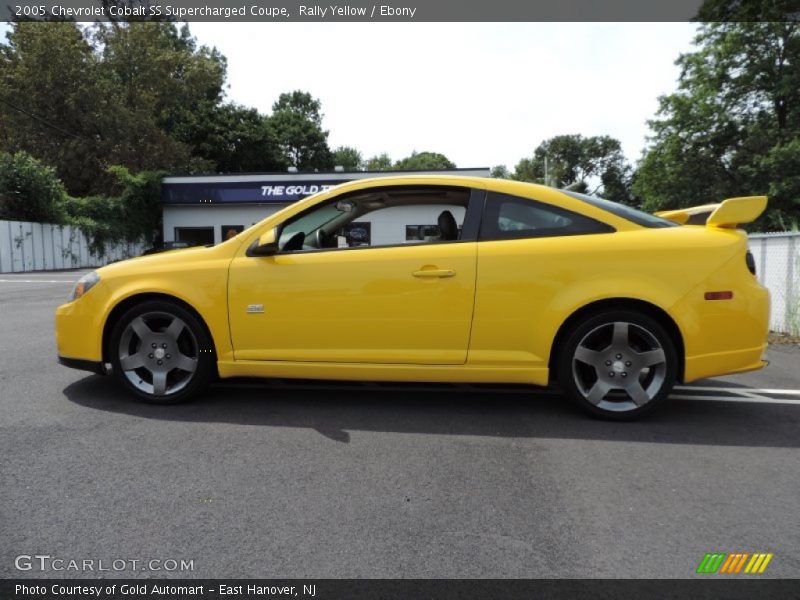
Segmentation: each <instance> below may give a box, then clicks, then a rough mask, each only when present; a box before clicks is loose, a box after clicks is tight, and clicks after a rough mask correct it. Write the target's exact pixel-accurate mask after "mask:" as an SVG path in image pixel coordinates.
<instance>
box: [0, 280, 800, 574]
mask: <svg viewBox="0 0 800 600" xmlns="http://www.w3.org/2000/svg"><path fill="white" fill-rule="evenodd" d="M79 275H80V273H78V272H69V273H65V272H59V273H29V274H17V275H7V274H5V275H0V456H2V461H1V462H0V482H2V485H0V577H41V576H47V577H86V576H92V575H91V573H86V572H81V571H76V570H66V569H65V570H62V571H55V570H53V569H52V568H51V569H46V570H45V571H44V572H42V571H41V570H39V569H38V568H35V567H36V565H35V564H34V568H31V570H26V571H20V570H18V568H17V566H19V565H17V566H15V562H17V563H18V562H19V560H18V559H17V557H19V556H27V555H31V556H32V555H46V556H50V557H51V559H48V560H52V559H63V560H65V561H69V560H76V561H83V560H87V559H88V560H95V561H100V560H103V561H105V563H104V564H105V565H106V566H108V565H109V564H111V561H114V560H128V561H130V560H137V561H138V560H141V561H149V560H150V559H156V560H160V561H165V560H167V559H173V560H176V561H180V560H186V561H193V562H192V570H191V571H180V570H176V571H164V570H161V571H158V572H153V571H152V570H150V571H148V570H145V571H142V570H141V567H140V566H138V564H137V567H136V568H135V569H134V568H129V567H127V566H126V568H125V569H124V570H122V571H119V572H116V571H113V570H112V571H110V572H105V573H99V574H103V575H105V576H121V577H154V576H157V577H164V576H173V577H199V578H209V577H264V578H272V577H319V578H322V577H365V578H394V577H407V578H410V577H414V578H418V577H419V578H430V577H452V578H461V577H466V578H473V577H499V578H528V577H609V578H611V577H613V578H629V577H630V578H650V577H654V578H660V577H670V578H672V577H678V578H684V577H693V576H695V569H696V568H697V566H698V564H699V563H700V561H701V560H702V558H703V557H704V555H705V553H707V552H751V553H752V552H769V553H773V554H774V556H773V558H772V560H771V562H770V564H769V566H768V568H767V570H766V571H765V573H764V574H763V575H761V576H760V577H800V518H798V513H799V512H800V510H798V509H800V460H798V458H800V452H799V451H798V446H800V349H798V348H797V347H791V346H778V347H772V348H770V350H769V352H768V359H769V360H770V361H771V363H772V364H771V365H770V366H769V367H768V368H767V369H764V370H762V371H760V372H757V373H751V374H744V375H738V376H735V377H727V378H721V379H716V380H707V381H704V382H700V384H698V385H693V386H687V387H681V388H678V389H676V391H675V392H674V394H673V397H674V399H673V400H671V401H670V402H669V404H668V405H667V406H665V407H664V408H663V409H662V410H660V411H659V412H657V413H656V414H655V415H653V416H652V417H650V418H648V419H647V420H644V421H640V422H635V423H606V422H600V421H595V420H592V419H589V418H587V417H585V416H584V415H583V413H581V412H579V411H578V410H576V409H575V408H573V407H572V406H571V405H570V404H569V403H567V402H566V401H565V400H564V399H563V398H561V397H560V396H559V395H558V394H556V393H553V392H549V391H543V392H539V393H535V392H533V391H531V390H528V389H525V390H520V389H518V388H515V389H507V390H486V389H480V388H478V389H474V388H469V387H455V388H451V387H438V386H405V387H403V386H363V385H360V384H349V385H348V384H341V385H337V386H330V385H327V384H326V385H310V386H307V387H301V388H293V387H290V386H284V385H281V384H279V383H278V384H276V383H272V384H265V385H262V384H257V383H253V382H244V383H242V382H234V383H232V384H231V383H221V384H218V385H216V386H214V387H213V388H212V389H211V390H210V391H209V393H208V394H207V395H205V396H204V397H203V398H202V399H200V400H199V401H196V402H193V403H190V404H185V405H178V406H168V407H158V406H149V405H142V404H138V403H136V402H135V401H133V400H132V399H131V398H129V397H128V396H127V395H126V394H125V393H124V392H122V391H121V390H119V389H118V388H117V387H116V386H115V385H114V383H113V381H111V380H110V378H106V377H101V376H97V375H91V374H88V373H83V372H80V371H74V370H70V369H67V368H64V367H61V366H59V365H58V364H56V360H55V354H56V353H55V344H54V339H53V310H54V308H55V307H56V306H57V305H58V304H59V303H61V302H63V301H64V300H65V299H66V297H67V294H68V293H69V290H70V285H71V283H70V282H72V281H74V280H75V279H77V277H78V276H79ZM59 564H61V563H59ZM117 564H119V563H117ZM128 564H130V563H128ZM169 564H170V565H171V563H169ZM22 565H23V566H24V565H25V560H24V559H23V561H22ZM63 565H69V563H68V562H65V563H63V564H62V566H63ZM94 565H95V567H97V565H98V563H97V562H95V563H94ZM51 566H52V565H51Z"/></svg>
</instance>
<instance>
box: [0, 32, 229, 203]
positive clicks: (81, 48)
mask: <svg viewBox="0 0 800 600" xmlns="http://www.w3.org/2000/svg"><path fill="white" fill-rule="evenodd" d="M224 79H225V60H224V58H223V57H222V56H221V55H219V53H218V52H216V50H211V49H208V48H205V47H202V46H201V47H197V46H196V43H195V41H194V39H193V38H192V37H191V36H190V34H189V30H188V28H187V27H186V26H183V27H181V28H178V27H177V26H176V25H175V24H173V23H109V24H96V25H94V26H93V27H90V28H83V29H81V28H79V27H77V26H76V25H75V24H74V23H68V22H64V23H55V22H48V23H33V22H20V23H13V24H12V28H11V31H10V33H9V34H8V42H7V43H5V44H0V122H2V124H3V125H4V127H3V129H2V131H0V149H3V150H6V151H11V152H15V151H17V150H24V151H27V152H30V153H31V154H32V155H34V156H36V157H38V158H40V159H42V160H43V161H44V162H45V163H46V164H50V165H53V166H54V167H55V169H56V171H57V173H58V175H59V177H61V179H62V180H63V181H64V183H65V185H66V187H67V190H68V191H69V192H70V193H72V194H76V195H84V194H89V193H95V192H105V191H108V189H109V187H110V186H112V185H113V183H114V180H113V178H112V177H111V176H110V174H109V173H108V172H107V170H106V167H107V165H109V164H121V165H125V166H127V167H128V168H130V169H132V170H134V171H141V170H147V169H155V168H164V169H168V170H182V171H194V170H206V169H209V168H211V167H213V164H211V163H210V162H209V161H207V160H204V159H203V158H202V157H199V156H194V154H193V148H192V147H191V145H190V144H189V143H187V140H184V139H182V137H181V136H182V135H184V134H185V133H187V132H189V133H192V132H193V130H192V127H191V126H189V125H187V123H188V124H191V122H192V121H193V120H194V119H196V116H197V115H198V114H204V113H207V112H208V110H210V107H213V106H215V105H217V104H218V103H219V102H220V100H221V98H222V86H223V84H224Z"/></svg>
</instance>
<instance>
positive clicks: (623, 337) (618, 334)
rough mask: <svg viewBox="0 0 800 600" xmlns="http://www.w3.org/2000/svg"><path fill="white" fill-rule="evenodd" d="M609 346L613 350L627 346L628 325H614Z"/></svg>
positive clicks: (618, 323)
mask: <svg viewBox="0 0 800 600" xmlns="http://www.w3.org/2000/svg"><path fill="white" fill-rule="evenodd" d="M611 345H612V346H614V347H615V348H623V347H627V346H628V323H622V322H616V323H614V335H613V337H612V339H611Z"/></svg>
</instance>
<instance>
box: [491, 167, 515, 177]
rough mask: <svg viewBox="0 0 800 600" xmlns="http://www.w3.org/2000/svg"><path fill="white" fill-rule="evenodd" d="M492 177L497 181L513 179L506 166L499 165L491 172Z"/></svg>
mask: <svg viewBox="0 0 800 600" xmlns="http://www.w3.org/2000/svg"><path fill="white" fill-rule="evenodd" d="M490 175H491V177H494V178H495V179H511V173H510V172H509V170H508V167H507V166H505V165H497V166H494V167H492V170H491V172H490Z"/></svg>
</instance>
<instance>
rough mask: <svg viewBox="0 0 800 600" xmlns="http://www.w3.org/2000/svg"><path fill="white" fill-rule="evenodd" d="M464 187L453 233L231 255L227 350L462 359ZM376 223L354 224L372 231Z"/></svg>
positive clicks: (323, 357) (466, 308)
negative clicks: (433, 238) (436, 238)
mask: <svg viewBox="0 0 800 600" xmlns="http://www.w3.org/2000/svg"><path fill="white" fill-rule="evenodd" d="M464 192H465V193H466V197H467V199H468V203H469V205H468V206H467V207H466V208H465V212H464V221H463V226H462V228H461V233H460V237H459V239H456V240H447V241H444V240H443V241H438V242H437V241H433V242H429V243H400V244H389V245H378V243H377V242H375V243H374V245H356V246H353V247H344V248H338V247H337V248H324V249H310V250H309V249H306V250H298V251H289V252H279V253H278V254H275V255H273V256H264V257H257V256H239V257H237V258H235V259H234V260H233V262H232V264H231V268H230V275H229V288H228V289H229V310H230V315H229V320H230V326H231V337H232V342H233V346H234V352H235V358H236V360H265V361H316V362H318V361H321V362H339V363H384V364H386V363H396V364H462V363H464V362H465V361H466V355H467V347H468V344H469V333H470V325H471V319H472V310H473V301H474V294H475V274H476V256H477V248H476V237H477V229H478V221H479V219H480V208H481V207H480V203H481V202H482V199H483V192H471V190H468V189H465V190H464ZM406 212H409V211H406ZM411 214H413V211H411ZM409 218H413V217H409ZM476 219H477V220H476ZM360 222H363V217H361V218H360ZM378 224H380V223H377V222H373V223H372V224H371V229H370V228H369V227H365V226H360V227H356V228H355V229H359V230H361V232H360V234H359V235H360V236H361V237H362V238H363V235H364V232H365V231H371V233H372V235H373V237H377V236H378V232H379V231H378V230H380V227H376V225H378ZM405 225H406V230H407V231H411V229H409V227H411V226H412V224H411V223H406V224H405ZM392 226H393V227H395V228H397V227H400V226H402V223H393V224H392ZM287 228H289V229H290V228H291V223H288V225H287ZM353 229H354V228H353V227H350V228H349V231H350V232H351V233H352V231H353ZM356 237H358V236H356ZM358 243H359V244H360V243H362V242H361V241H359V242H358Z"/></svg>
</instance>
